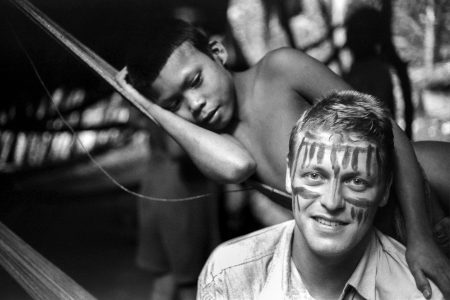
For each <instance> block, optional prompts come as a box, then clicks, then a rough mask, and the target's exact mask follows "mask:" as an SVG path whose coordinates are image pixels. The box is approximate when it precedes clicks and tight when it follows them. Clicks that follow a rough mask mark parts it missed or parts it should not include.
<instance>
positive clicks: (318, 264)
mask: <svg viewBox="0 0 450 300" xmlns="http://www.w3.org/2000/svg"><path fill="white" fill-rule="evenodd" d="M368 237H369V235H368ZM368 237H367V238H365V239H364V240H363V241H361V243H360V244H359V245H358V246H357V248H355V250H354V251H352V252H351V253H350V254H349V255H345V256H343V257H324V256H320V255H317V254H316V253H314V252H313V251H312V250H311V248H309V247H308V246H306V243H305V242H304V241H303V240H302V237H301V233H300V232H299V230H298V227H297V226H296V227H295V231H294V237H293V243H292V259H293V261H294V264H295V266H296V267H297V270H298V272H299V274H300V277H301V278H302V281H303V283H304V285H305V287H306V289H307V290H308V292H309V293H310V294H311V296H312V297H313V298H314V299H338V298H339V297H340V295H341V293H342V291H343V290H344V287H345V284H346V283H347V281H348V279H349V278H350V276H351V275H352V274H353V272H354V271H355V269H356V267H357V265H358V263H359V261H360V260H361V257H362V256H363V254H364V251H365V249H366V247H367V245H368V241H369V239H368Z"/></svg>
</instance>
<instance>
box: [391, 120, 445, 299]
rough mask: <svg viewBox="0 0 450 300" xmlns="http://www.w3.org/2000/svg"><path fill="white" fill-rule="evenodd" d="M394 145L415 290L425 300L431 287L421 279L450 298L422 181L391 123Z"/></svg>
mask: <svg viewBox="0 0 450 300" xmlns="http://www.w3.org/2000/svg"><path fill="white" fill-rule="evenodd" d="M392 123H393V132H394V146H395V156H396V159H395V164H396V165H395V192H396V194H397V197H398V199H399V202H400V206H401V209H402V212H403V215H404V217H405V227H406V240H407V248H406V260H407V262H408V265H409V268H410V270H411V273H412V274H413V276H414V278H415V281H416V285H417V288H418V289H419V290H420V291H421V292H422V293H423V295H424V296H425V297H426V298H427V299H429V298H430V297H431V287H430V284H429V282H428V280H427V278H426V277H425V276H428V277H430V279H431V280H433V282H434V283H436V284H437V286H438V287H439V289H440V290H441V292H442V294H444V296H445V298H446V299H448V298H450V262H449V260H448V258H446V257H445V255H444V254H443V253H442V252H441V251H440V249H439V248H438V246H437V245H436V243H435V242H434V240H433V237H432V231H431V228H430V222H429V219H428V216H427V214H426V208H425V203H424V199H425V191H424V179H423V176H422V172H421V170H420V166H419V164H418V161H417V158H416V155H415V153H414V150H413V148H412V146H411V143H410V141H409V139H408V138H407V137H406V135H405V133H404V132H403V131H402V130H401V129H400V127H398V125H397V124H396V123H395V122H394V121H393V122H392Z"/></svg>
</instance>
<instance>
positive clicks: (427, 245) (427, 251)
mask: <svg viewBox="0 0 450 300" xmlns="http://www.w3.org/2000/svg"><path fill="white" fill-rule="evenodd" d="M406 261H407V262H408V265H409V268H410V270H411V273H412V275H413V276H414V279H415V281H416V286H417V288H418V289H419V290H420V291H421V292H422V294H423V295H424V296H425V298H427V299H430V297H431V287H430V283H429V282H428V279H427V278H426V277H425V276H427V277H429V278H430V279H431V280H432V281H433V282H434V283H435V284H436V285H437V286H438V288H439V289H440V291H441V292H442V294H443V295H444V298H445V299H450V260H449V259H448V258H447V257H446V256H445V255H444V254H443V253H442V252H441V251H440V250H439V248H438V246H437V245H436V244H435V243H434V241H433V240H428V241H427V242H424V241H421V242H419V243H417V242H416V243H412V244H409V243H408V247H407V248H406Z"/></svg>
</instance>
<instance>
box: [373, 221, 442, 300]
mask: <svg viewBox="0 0 450 300" xmlns="http://www.w3.org/2000/svg"><path fill="white" fill-rule="evenodd" d="M376 237H377V239H378V242H379V243H380V245H381V251H382V254H381V255H382V256H384V257H382V258H380V259H381V260H382V261H384V263H385V267H386V270H385V272H383V271H382V270H380V272H379V275H380V277H381V280H380V281H381V282H386V284H388V285H391V284H392V282H395V283H396V287H397V288H396V290H402V292H406V293H409V294H410V297H411V298H408V299H423V295H422V293H421V292H420V291H419V290H418V289H417V287H416V283H415V280H414V277H413V276H412V273H411V271H410V270H409V266H408V263H407V262H406V257H405V252H406V248H405V246H403V245H402V244H401V243H400V242H398V241H397V240H395V239H394V238H392V237H390V236H388V235H385V234H383V233H381V232H380V231H378V230H376ZM381 263H383V262H381ZM380 267H382V266H378V268H380ZM381 273H383V274H381ZM385 276H388V277H385ZM388 278H389V279H388ZM380 281H378V280H377V285H378V284H379V283H380ZM430 284H431V287H432V294H433V296H432V298H431V299H444V297H443V296H442V294H441V292H440V291H439V289H438V288H437V286H436V285H435V284H434V283H433V282H431V280H430ZM398 287H402V288H401V289H398ZM416 297H418V298H416Z"/></svg>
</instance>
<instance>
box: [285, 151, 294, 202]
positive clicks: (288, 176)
mask: <svg viewBox="0 0 450 300" xmlns="http://www.w3.org/2000/svg"><path fill="white" fill-rule="evenodd" d="M285 184H286V192H288V193H289V194H292V181H291V168H290V167H289V159H288V158H286V180H285Z"/></svg>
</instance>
